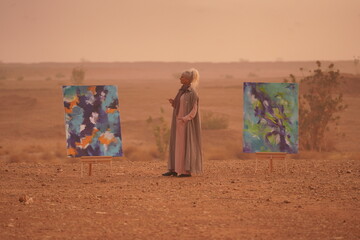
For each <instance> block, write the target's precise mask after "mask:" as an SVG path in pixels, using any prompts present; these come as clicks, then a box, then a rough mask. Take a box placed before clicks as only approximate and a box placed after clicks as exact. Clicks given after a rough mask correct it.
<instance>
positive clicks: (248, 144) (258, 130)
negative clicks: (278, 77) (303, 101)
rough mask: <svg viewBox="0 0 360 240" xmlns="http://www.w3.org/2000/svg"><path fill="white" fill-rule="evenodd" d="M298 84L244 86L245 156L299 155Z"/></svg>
mask: <svg viewBox="0 0 360 240" xmlns="http://www.w3.org/2000/svg"><path fill="white" fill-rule="evenodd" d="M298 115H299V114H298V84H296V83H252V82H245V83H244V129H243V152H246V153H254V152H286V153H297V152H298Z"/></svg>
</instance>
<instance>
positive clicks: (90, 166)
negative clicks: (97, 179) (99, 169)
mask: <svg viewBox="0 0 360 240" xmlns="http://www.w3.org/2000/svg"><path fill="white" fill-rule="evenodd" d="M91 171H92V163H89V176H91Z"/></svg>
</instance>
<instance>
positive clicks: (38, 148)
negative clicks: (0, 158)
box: [22, 144, 44, 153]
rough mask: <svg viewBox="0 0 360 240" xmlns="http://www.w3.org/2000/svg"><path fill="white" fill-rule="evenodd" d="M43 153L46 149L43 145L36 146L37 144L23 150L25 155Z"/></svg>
mask: <svg viewBox="0 0 360 240" xmlns="http://www.w3.org/2000/svg"><path fill="white" fill-rule="evenodd" d="M43 151H44V148H43V147H42V146H41V145H35V144H32V145H29V146H26V147H25V148H23V150H22V152H23V153H41V152H43Z"/></svg>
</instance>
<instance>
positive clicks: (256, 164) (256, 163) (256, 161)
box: [255, 157, 258, 173]
mask: <svg viewBox="0 0 360 240" xmlns="http://www.w3.org/2000/svg"><path fill="white" fill-rule="evenodd" d="M257 166H258V159H257V157H256V160H255V173H256V171H257Z"/></svg>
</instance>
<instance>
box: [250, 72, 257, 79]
mask: <svg viewBox="0 0 360 240" xmlns="http://www.w3.org/2000/svg"><path fill="white" fill-rule="evenodd" d="M248 77H249V78H257V77H259V76H258V75H257V74H256V73H253V72H249V74H248Z"/></svg>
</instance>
